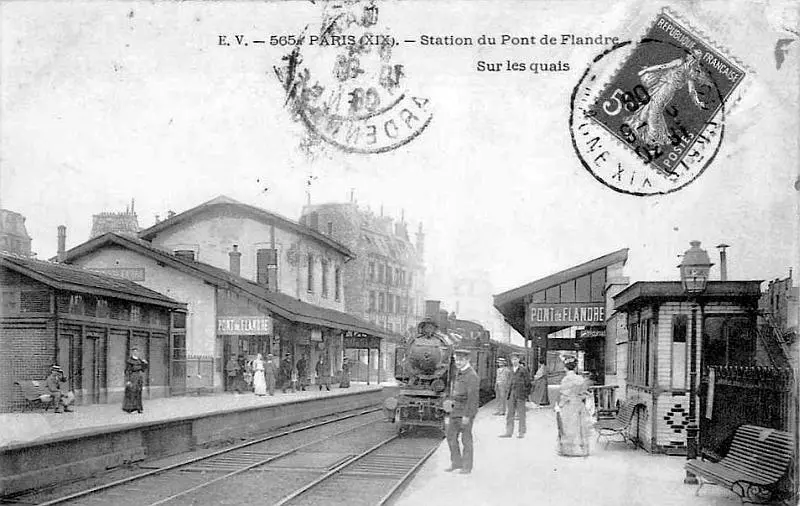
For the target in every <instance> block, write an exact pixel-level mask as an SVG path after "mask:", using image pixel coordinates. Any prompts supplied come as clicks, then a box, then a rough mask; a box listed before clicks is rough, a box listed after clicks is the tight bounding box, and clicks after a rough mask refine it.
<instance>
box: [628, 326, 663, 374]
mask: <svg viewBox="0 0 800 506" xmlns="http://www.w3.org/2000/svg"><path fill="white" fill-rule="evenodd" d="M654 342H655V328H654V326H653V321H652V320H642V321H640V322H636V323H632V324H630V325H629V327H628V378H627V380H628V383H630V384H632V385H638V386H652V385H653V376H654V375H655V374H654V372H655V371H654V370H653V368H652V364H653V356H654V354H655V351H656V350H655V345H654Z"/></svg>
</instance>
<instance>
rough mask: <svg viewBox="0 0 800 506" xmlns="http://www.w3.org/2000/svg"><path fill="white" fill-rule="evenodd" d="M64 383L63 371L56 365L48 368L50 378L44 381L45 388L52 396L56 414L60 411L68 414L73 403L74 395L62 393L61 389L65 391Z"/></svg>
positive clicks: (65, 380) (65, 381)
mask: <svg viewBox="0 0 800 506" xmlns="http://www.w3.org/2000/svg"><path fill="white" fill-rule="evenodd" d="M66 383H67V378H65V377H64V370H63V369H61V367H60V366H58V365H53V366H52V367H50V376H48V377H47V379H46V380H45V386H46V387H47V391H48V392H49V393H50V395H51V396H53V403H54V405H55V407H56V409H55V412H56V413H61V412H62V411H65V412H67V413H69V412H71V411H72V410H71V409H69V407H70V405H71V404H72V403H73V402H75V394H73V393H72V392H62V388H63V389H64V390H66V389H67V386H66Z"/></svg>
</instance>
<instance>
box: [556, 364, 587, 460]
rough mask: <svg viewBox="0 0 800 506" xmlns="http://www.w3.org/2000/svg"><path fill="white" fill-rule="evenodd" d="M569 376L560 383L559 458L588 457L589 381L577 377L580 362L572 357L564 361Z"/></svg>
mask: <svg viewBox="0 0 800 506" xmlns="http://www.w3.org/2000/svg"><path fill="white" fill-rule="evenodd" d="M564 367H565V368H566V369H567V374H566V376H564V379H562V380H561V386H560V387H559V390H560V391H561V396H560V397H559V399H558V403H557V404H556V407H555V411H556V422H557V425H558V454H559V455H562V456H564V457H588V456H589V435H590V432H591V428H590V427H589V412H588V410H587V409H586V405H585V404H584V401H585V400H586V398H587V397H588V396H589V391H588V390H587V389H586V380H585V379H584V378H583V377H582V376H579V375H578V374H576V373H575V369H577V367H578V360H577V359H576V358H574V357H569V358H567V359H565V360H564Z"/></svg>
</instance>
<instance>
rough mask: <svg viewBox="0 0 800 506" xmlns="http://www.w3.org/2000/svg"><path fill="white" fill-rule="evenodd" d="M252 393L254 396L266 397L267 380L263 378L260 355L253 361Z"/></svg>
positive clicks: (262, 361)
mask: <svg viewBox="0 0 800 506" xmlns="http://www.w3.org/2000/svg"><path fill="white" fill-rule="evenodd" d="M253 391H254V392H255V394H256V395H258V396H262V395H267V380H266V377H265V376H264V358H263V356H262V355H261V353H259V354H257V355H256V359H255V360H253Z"/></svg>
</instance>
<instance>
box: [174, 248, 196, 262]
mask: <svg viewBox="0 0 800 506" xmlns="http://www.w3.org/2000/svg"><path fill="white" fill-rule="evenodd" d="M174 253H175V256H176V257H178V258H181V259H183V260H194V250H190V249H176V250H175V251H174Z"/></svg>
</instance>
